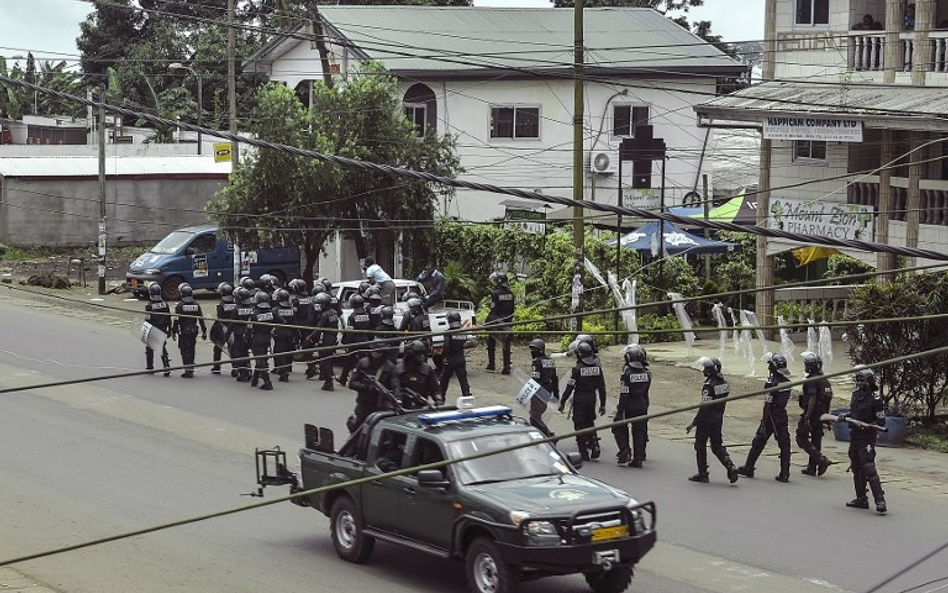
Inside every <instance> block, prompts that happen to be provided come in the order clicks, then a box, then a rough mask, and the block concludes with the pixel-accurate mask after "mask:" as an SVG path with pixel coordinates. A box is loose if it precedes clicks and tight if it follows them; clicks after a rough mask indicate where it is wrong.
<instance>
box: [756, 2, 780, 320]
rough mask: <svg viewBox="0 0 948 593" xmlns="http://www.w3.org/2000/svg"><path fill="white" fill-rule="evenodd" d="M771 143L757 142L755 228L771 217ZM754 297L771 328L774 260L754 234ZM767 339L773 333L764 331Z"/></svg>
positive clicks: (768, 11)
mask: <svg viewBox="0 0 948 593" xmlns="http://www.w3.org/2000/svg"><path fill="white" fill-rule="evenodd" d="M776 36H777V0H767V4H766V5H765V8H764V61H763V66H762V75H763V79H764V80H773V79H774V74H775V68H776V64H775V61H774V52H776V50H777V40H776ZM771 151H772V146H771V141H770V140H768V139H766V138H761V139H760V179H759V182H758V185H757V220H756V224H757V226H767V216H768V215H769V214H770V164H771V154H772V153H771ZM756 263H757V296H756V297H755V298H754V308H755V309H756V311H757V319H758V321H759V322H760V324H761V325H773V311H774V289H773V285H774V260H773V257H770V256H768V255H767V237H765V236H763V235H757V262H756ZM763 331H764V335H765V336H766V337H768V338H770V337H771V336H772V335H773V330H767V329H765V330H763Z"/></svg>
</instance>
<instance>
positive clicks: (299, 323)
mask: <svg viewBox="0 0 948 593" xmlns="http://www.w3.org/2000/svg"><path fill="white" fill-rule="evenodd" d="M290 287H291V288H292V289H293V291H294V292H295V293H296V296H294V297H293V301H292V303H293V311H294V315H293V325H295V326H296V344H297V346H299V345H301V344H302V343H303V340H304V338H306V334H307V333H308V332H307V331H306V329H305V328H306V327H307V326H308V325H307V324H308V322H309V316H310V311H312V310H313V297H312V296H311V295H310V294H309V288H308V287H307V286H306V281H305V280H303V279H301V278H295V279H294V280H292V281H290ZM294 356H295V355H294ZM307 357H308V356H306V355H304V356H303V357H302V358H303V359H304V360H305V359H306V358H307ZM290 372H291V373H292V372H293V366H292V365H290Z"/></svg>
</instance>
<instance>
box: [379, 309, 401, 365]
mask: <svg viewBox="0 0 948 593" xmlns="http://www.w3.org/2000/svg"><path fill="white" fill-rule="evenodd" d="M373 336H374V337H375V339H376V340H391V339H392V338H395V337H397V336H396V328H395V309H393V308H392V307H390V306H388V305H385V306H383V307H379V324H378V325H377V326H375V327H374V328H373ZM383 350H384V351H385V356H386V357H387V358H388V359H389V360H390V361H391V362H392V364H395V362H396V361H397V360H398V348H397V347H396V343H395V342H387V343H386V344H384V347H383Z"/></svg>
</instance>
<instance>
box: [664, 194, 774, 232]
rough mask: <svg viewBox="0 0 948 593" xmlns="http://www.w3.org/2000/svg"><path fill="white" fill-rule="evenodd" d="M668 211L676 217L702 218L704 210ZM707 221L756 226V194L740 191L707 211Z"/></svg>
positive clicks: (675, 208)
mask: <svg viewBox="0 0 948 593" xmlns="http://www.w3.org/2000/svg"><path fill="white" fill-rule="evenodd" d="M668 211H669V212H670V213H671V214H674V215H676V216H686V217H690V218H701V219H703V218H704V208H692V207H688V206H673V207H671V208H669V209H668ZM708 220H713V221H716V222H731V223H734V224H757V194H756V193H750V194H748V193H747V190H746V189H742V190H741V191H740V192H739V193H738V194H737V195H736V196H734V197H733V198H731V199H730V200H728V201H727V202H725V203H723V204H721V205H720V206H718V207H716V208H711V209H710V210H708Z"/></svg>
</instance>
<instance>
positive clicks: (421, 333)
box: [398, 309, 431, 351]
mask: <svg viewBox="0 0 948 593" xmlns="http://www.w3.org/2000/svg"><path fill="white" fill-rule="evenodd" d="M398 331H401V332H406V333H409V334H411V335H412V338H411V339H410V340H409V341H415V340H421V341H422V342H424V343H425V345H426V346H428V350H429V351H430V350H431V336H430V334H431V320H430V319H428V313H426V312H425V311H424V309H418V310H415V311H412V310H410V309H409V311H408V312H407V313H405V316H404V317H402V322H401V324H400V325H399V327H398Z"/></svg>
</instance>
